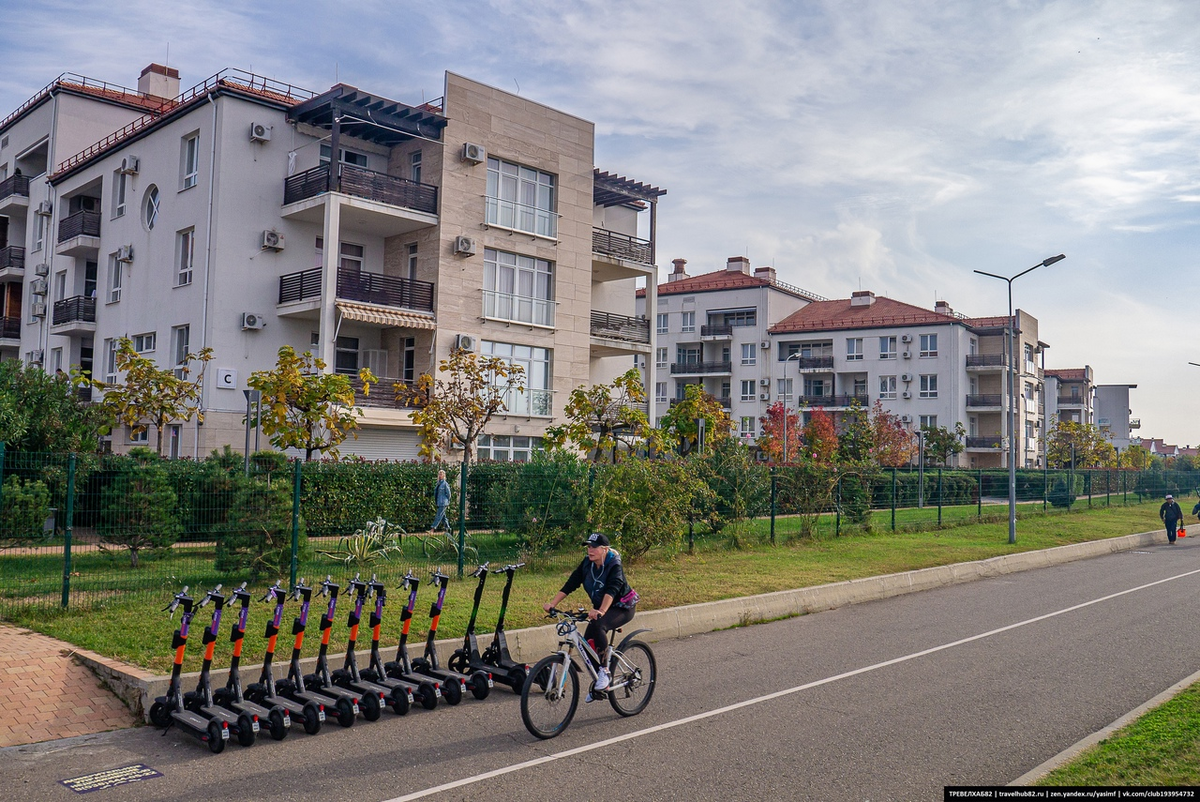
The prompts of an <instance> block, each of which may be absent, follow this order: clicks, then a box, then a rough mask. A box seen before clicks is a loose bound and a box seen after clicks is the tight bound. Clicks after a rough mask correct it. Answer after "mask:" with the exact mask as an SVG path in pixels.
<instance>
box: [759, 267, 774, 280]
mask: <svg viewBox="0 0 1200 802" xmlns="http://www.w3.org/2000/svg"><path fill="white" fill-rule="evenodd" d="M754 277H755V278H765V279H766V280H767V281H769V282H771V283H772V284H774V283H775V268H773V267H756V268H754Z"/></svg>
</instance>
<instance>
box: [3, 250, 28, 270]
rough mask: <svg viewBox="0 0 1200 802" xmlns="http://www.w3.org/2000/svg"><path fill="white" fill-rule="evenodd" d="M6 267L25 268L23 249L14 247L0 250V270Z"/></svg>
mask: <svg viewBox="0 0 1200 802" xmlns="http://www.w3.org/2000/svg"><path fill="white" fill-rule="evenodd" d="M7 267H19V268H24V267H25V249H24V248H20V247H18V246H16V245H9V246H8V247H7V248H0V270H3V269H5V268H7Z"/></svg>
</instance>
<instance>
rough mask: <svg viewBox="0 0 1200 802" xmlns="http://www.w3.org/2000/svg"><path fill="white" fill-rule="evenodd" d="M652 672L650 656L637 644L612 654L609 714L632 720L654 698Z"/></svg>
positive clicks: (648, 650) (654, 669)
mask: <svg viewBox="0 0 1200 802" xmlns="http://www.w3.org/2000/svg"><path fill="white" fill-rule="evenodd" d="M656 672H657V668H656V664H655V662H654V652H652V651H650V647H649V646H647V645H646V644H644V643H642V642H641V641H638V640H635V641H630V642H629V643H627V644H625V649H624V650H623V651H619V652H613V659H612V665H611V666H610V667H609V673H610V674H611V675H612V685H613V687H612V690H610V691H609V692H608V701H609V703H610V704H611V705H612V707H613V710H616V711H617V713H619V714H620V715H622V716H636V715H637V714H638V713H640V712H642V711H643V710H645V709H646V705H648V704H650V697H651V696H653V695H654V685H655V682H656V681H657V673H656Z"/></svg>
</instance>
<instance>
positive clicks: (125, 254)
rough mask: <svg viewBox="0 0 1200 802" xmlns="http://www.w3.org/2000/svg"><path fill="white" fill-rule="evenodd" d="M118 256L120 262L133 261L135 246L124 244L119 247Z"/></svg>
mask: <svg viewBox="0 0 1200 802" xmlns="http://www.w3.org/2000/svg"><path fill="white" fill-rule="evenodd" d="M116 258H117V261H118V262H132V261H133V246H132V245H122V246H121V247H120V248H117V257H116Z"/></svg>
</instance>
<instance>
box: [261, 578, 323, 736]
mask: <svg viewBox="0 0 1200 802" xmlns="http://www.w3.org/2000/svg"><path fill="white" fill-rule="evenodd" d="M300 581H301V582H303V581H304V580H303V579H302V580H300ZM285 599H287V591H286V590H284V589H283V588H282V587H280V586H279V584H278V583H276V584H274V585H272V586H271V587H270V589H269V590H267V595H266V596H263V598H262V601H274V602H275V615H274V616H273V617H272V618H271V620H270V621H268V622H267V631H266V635H265V636H264V637H266V639H267V653H266V656H265V657H263V667H262V674H261V675H259V678H258V682H256V683H254V684H253V685H250V686H249V687H248V688H246V696H248V697H249V698H250V699H251V700H253V701H254V702H256V703H258V704H260V705H269V706H270V707H271V708H272V709H274V708H276V707H281V708H283V710H284V711H286V712H287V713H288V714H289V715H290V716H291V718H292V719H294V720H295V721H298V722H300V724H302V725H303V726H304V731H305V732H307V733H308V734H309V735H316V734H317V733H318V732H320V731H321V724H322V722H324V721H325V706H324V705H323V704H322V703H320V702H317V701H315V700H308V701H301V700H295V699H289V698H288V697H286V696H282V695H281V694H280V693H279V691H278V689H277V688H276V686H275V673H274V671H273V670H272V669H271V663H272V662H273V661H274V659H275V639H276V638H277V637H278V636H279V625H280V623H281V622H282V621H283V602H284V600H285Z"/></svg>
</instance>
